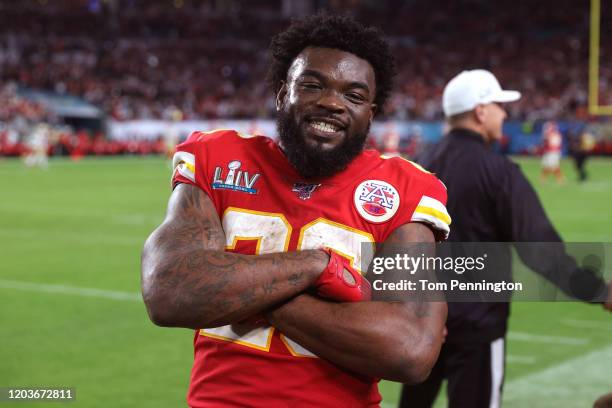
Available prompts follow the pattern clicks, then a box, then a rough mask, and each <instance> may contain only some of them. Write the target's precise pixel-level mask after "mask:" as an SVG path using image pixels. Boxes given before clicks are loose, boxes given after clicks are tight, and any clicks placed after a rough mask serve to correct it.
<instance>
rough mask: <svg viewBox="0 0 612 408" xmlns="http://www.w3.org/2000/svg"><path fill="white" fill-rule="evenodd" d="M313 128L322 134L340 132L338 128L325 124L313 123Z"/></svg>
mask: <svg viewBox="0 0 612 408" xmlns="http://www.w3.org/2000/svg"><path fill="white" fill-rule="evenodd" d="M311 126H312V127H313V128H315V129H317V130H320V131H321V132H327V133H334V132H337V131H338V129H339V128H338V127H337V126H334V125H332V124H329V123H325V122H312V124H311Z"/></svg>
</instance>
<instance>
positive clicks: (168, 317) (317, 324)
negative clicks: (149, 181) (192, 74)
mask: <svg viewBox="0 0 612 408" xmlns="http://www.w3.org/2000/svg"><path fill="white" fill-rule="evenodd" d="M433 239H434V238H433V234H432V232H431V230H430V229H429V228H428V227H426V226H424V225H422V224H417V223H411V224H406V225H404V226H402V227H400V228H398V229H396V230H395V231H394V232H393V233H392V234H391V236H390V237H389V238H388V239H387V241H386V242H385V244H384V245H387V244H399V243H408V242H433ZM224 247H225V235H224V231H223V228H222V227H221V223H220V221H219V217H218V215H217V212H216V210H215V207H214V205H213V203H212V202H211V200H210V198H209V197H208V196H207V195H206V193H204V192H203V191H202V190H200V189H199V188H197V187H194V186H191V185H187V184H180V185H178V186H177V187H176V188H175V190H174V192H173V193H172V196H171V198H170V202H169V204H168V211H167V214H166V218H165V220H164V222H163V223H162V224H161V225H160V226H159V227H158V228H157V229H156V230H155V231H154V232H153V233H152V234H151V236H150V237H149V238H148V240H147V242H146V243H145V247H144V250H143V254H142V291H143V297H144V301H145V304H146V307H147V311H148V313H149V316H150V318H151V320H152V321H153V322H154V323H155V324H157V325H160V326H167V327H186V328H192V329H199V328H209V327H218V326H223V325H227V324H233V323H237V322H239V321H242V320H244V319H247V318H250V317H252V316H254V315H257V314H260V313H263V314H264V315H265V316H266V318H267V320H268V321H269V322H270V323H271V324H272V325H273V326H275V327H276V328H278V329H279V330H280V331H281V332H283V333H284V334H285V335H287V336H288V337H289V338H291V339H293V340H294V341H296V342H298V343H299V344H300V345H302V346H303V347H305V348H307V349H309V350H310V351H312V352H313V353H315V354H316V355H318V356H319V357H322V358H325V359H327V360H329V361H331V362H332V363H334V364H336V365H338V366H340V367H343V368H345V369H348V370H351V371H354V372H356V373H359V374H363V375H369V376H372V377H379V378H384V379H389V380H394V381H400V382H405V383H415V382H420V381H423V380H424V379H425V378H427V375H428V374H429V372H430V370H431V368H432V367H433V364H434V363H435V361H436V359H437V357H438V353H439V351H440V346H441V344H442V339H443V328H444V324H445V321H446V304H445V303H433V302H421V303H418V302H404V303H403V302H383V301H372V302H356V303H337V302H332V301H328V300H324V299H321V298H319V297H317V296H314V295H310V294H307V293H305V292H306V291H307V290H308V289H309V288H311V287H312V285H313V283H314V282H315V281H316V280H317V278H318V277H319V275H320V274H321V272H322V271H323V270H324V269H325V267H326V266H327V263H328V261H329V256H328V255H327V254H326V253H325V252H323V251H320V250H305V251H299V252H282V253H273V254H265V255H242V254H236V253H229V252H225V251H224ZM262 271H265V273H262Z"/></svg>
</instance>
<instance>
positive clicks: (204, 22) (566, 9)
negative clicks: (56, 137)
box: [0, 0, 612, 155]
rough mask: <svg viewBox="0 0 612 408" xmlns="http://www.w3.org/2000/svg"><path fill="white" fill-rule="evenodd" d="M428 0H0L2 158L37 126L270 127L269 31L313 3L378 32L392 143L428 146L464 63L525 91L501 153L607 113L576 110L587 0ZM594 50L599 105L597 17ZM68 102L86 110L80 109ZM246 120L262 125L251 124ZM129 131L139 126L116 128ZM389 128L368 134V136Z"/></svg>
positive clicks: (610, 149)
mask: <svg viewBox="0 0 612 408" xmlns="http://www.w3.org/2000/svg"><path fill="white" fill-rule="evenodd" d="M435 5H436V7H433V6H432V1H431V0H409V1H400V0H392V1H374V0H361V1H360V0H344V1H342V0H338V1H333V0H329V1H324V0H309V1H308V0H307V1H298V0H255V1H236V0H209V1H205V0H202V1H195V0H152V1H151V0H149V1H147V0H36V1H35V0H24V1H19V2H17V1H11V0H0V21H1V22H2V24H0V85H2V94H1V96H0V97H1V98H3V102H6V103H2V106H0V122H1V123H0V132H3V133H0V149H1V150H0V154H5V155H6V154H14V151H15V149H14V148H13V149H12V150H11V149H7V148H6V144H7V142H6V140H8V139H10V140H13V141H14V140H21V139H22V138H23V137H25V136H26V134H27V132H28V129H29V128H30V126H29V125H32V124H33V123H35V122H38V121H44V122H47V123H51V124H54V125H55V128H56V129H60V128H61V129H62V131H63V132H69V133H70V135H71V136H70V137H69V138H73V139H74V136H76V133H74V132H78V131H80V130H82V129H86V130H87V131H88V132H89V133H90V134H92V135H93V134H98V135H99V136H98V137H100V138H102V139H104V138H110V139H113V140H116V139H121V140H122V141H123V142H126V141H127V140H129V139H139V140H140V139H143V138H144V139H148V140H152V141H151V142H150V143H157V141H158V139H159V137H161V135H162V134H163V133H164V131H165V129H166V128H167V127H168V126H169V125H168V124H171V123H176V122H181V123H184V125H183V126H181V133H182V134H183V136H184V134H185V133H186V132H188V129H187V127H188V126H191V125H196V126H214V125H215V124H217V123H218V122H219V121H227V120H244V122H239V123H238V126H244V127H245V128H251V129H252V128H262V129H264V130H265V129H268V128H270V127H271V125H270V123H271V122H266V121H265V120H266V119H268V120H272V119H273V117H274V99H273V95H272V94H271V92H270V90H269V89H268V87H267V84H266V82H265V74H266V67H267V53H266V50H267V46H268V43H269V40H270V38H271V36H272V35H273V34H275V33H276V32H278V31H280V30H281V29H283V28H284V27H286V26H287V25H288V23H289V21H290V20H291V18H294V17H299V16H302V15H305V14H309V13H312V12H315V11H317V10H320V9H327V10H330V11H333V12H350V13H352V14H354V15H355V16H356V17H357V18H358V19H359V20H360V21H363V22H366V23H368V24H373V25H376V26H379V27H381V28H382V29H383V30H384V32H385V33H386V34H387V35H388V38H389V40H390V42H391V43H392V44H393V47H394V50H395V54H396V57H397V60H398V68H399V69H398V71H399V75H398V77H397V81H396V85H395V91H394V92H393V94H392V96H391V98H390V100H389V103H388V106H387V108H386V110H385V113H384V115H383V116H382V119H383V120H387V121H394V123H395V125H394V127H395V129H396V131H398V132H399V133H400V135H401V139H402V146H403V147H406V146H409V145H410V144H411V142H410V140H412V139H413V138H414V137H417V138H419V140H422V141H424V142H427V141H429V140H433V139H436V138H438V137H439V136H440V133H441V130H442V124H441V120H442V118H443V115H442V111H441V101H440V99H441V93H442V89H443V87H444V84H445V83H446V81H447V80H448V79H449V78H451V77H453V76H454V75H455V74H456V73H457V72H459V71H460V70H462V69H469V68H477V67H479V68H487V69H490V70H492V71H493V72H495V74H496V75H497V76H498V78H499V79H500V81H501V82H502V84H504V86H505V87H507V88H509V89H518V90H521V91H522V92H523V98H522V99H521V101H519V102H517V103H514V104H510V105H509V106H508V111H509V115H510V119H511V121H510V122H509V126H508V128H507V133H508V135H509V137H510V140H509V142H508V145H507V151H508V152H512V153H530V152H534V151H535V149H536V147H535V146H536V145H537V144H539V142H540V139H539V137H540V135H539V130H540V126H541V122H542V121H545V120H557V121H561V128H562V130H563V131H564V136H566V137H568V135H570V134H571V133H572V132H578V131H580V130H579V129H580V128H581V127H584V126H585V125H586V124H588V123H592V122H602V121H604V122H605V121H606V119H605V118H594V117H590V116H589V114H588V111H587V71H588V49H589V39H588V34H589V2H588V1H587V0H579V1H575V0H540V1H537V2H515V1H510V0H500V1H495V2H491V1H487V0H461V1H452V0H439V1H435ZM602 13H603V14H602V16H601V21H602V22H606V21H612V7H603V8H602ZM600 48H601V50H602V55H601V63H600V102H601V104H602V105H612V54H610V53H606V52H603V51H604V50H612V25H610V24H605V23H602V33H601V47H600ZM42 91H44V92H45V93H44V94H41V93H40V92H42ZM51 94H53V95H51ZM36 95H38V97H33V96H36ZM41 95H46V97H40V96H41ZM66 96H70V97H71V99H67V98H66ZM73 97H78V98H80V99H81V100H82V102H81V103H75V102H74V98H73ZM69 100H71V101H72V105H70V103H68V101H69ZM7 101H8V102H7ZM54 101H59V102H61V101H63V102H65V103H68V105H70V106H71V107H72V110H70V109H69V110H68V111H67V110H66V109H62V108H59V107H58V106H59V104H58V103H57V102H54ZM86 106H87V107H88V108H85V107H86ZM79 108H80V109H81V110H82V112H81V113H83V112H84V111H89V113H90V114H89V115H84V114H78V111H79ZM94 110H96V112H99V113H100V114H98V113H96V114H92V112H93V111H94ZM255 119H257V120H264V122H261V123H260V124H259V125H257V124H255V125H253V124H252V121H253V120H255ZM202 120H204V121H206V122H197V121H202ZM132 121H141V122H132ZM160 121H161V122H160ZM183 121H188V122H183ZM194 121H195V122H194ZM122 123H126V125H122ZM129 123H132V126H130V125H129ZM60 125H69V126H60ZM234 125H235V124H234ZM596 126H598V128H597V131H598V132H599V133H596V136H598V140H599V144H598V145H597V152H599V153H611V154H612V129H611V127H610V125H606V124H601V123H597V124H596ZM139 127H140V128H142V129H149V130H150V131H149V132H144V131H140V132H132V133H129V132H128V133H126V132H127V131H126V132H124V131H123V130H124V129H136V128H139ZM379 128H380V129H383V130H381V131H378V129H379ZM387 128H388V127H386V126H385V125H381V126H378V127H377V128H375V129H373V130H374V135H375V139H376V141H381V140H382V139H383V137H384V136H383V134H382V133H381V132H383V133H384V129H387ZM271 129H272V130H273V129H274V128H273V126H272V127H271ZM602 129H603V130H602ZM415 135H416V136H415ZM92 137H93V136H92ZM3 143H4V145H3ZM2 146H4V147H2ZM8 150H10V152H8ZM17 150H19V149H17ZM148 150H149V151H155V149H154V148H151V149H148ZM11 152H13V153H11ZM90 152H93V151H89V150H88V151H87V152H85V154H87V153H90Z"/></svg>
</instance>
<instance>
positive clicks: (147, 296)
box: [141, 184, 329, 329]
mask: <svg viewBox="0 0 612 408" xmlns="http://www.w3.org/2000/svg"><path fill="white" fill-rule="evenodd" d="M224 247H225V235H224V232H223V229H222V227H221V223H220V221H219V216H218V215H217V212H216V210H215V207H214V205H213V203H212V201H211V200H210V198H209V197H208V195H206V193H204V192H203V191H202V190H200V189H199V188H197V187H195V186H192V185H188V184H179V185H178V186H177V187H176V188H175V190H174V192H173V193H172V196H171V197H170V202H169V203H168V211H167V213H166V218H165V220H164V222H163V223H162V224H161V225H160V226H159V227H158V228H157V229H156V230H155V231H153V233H152V234H151V236H149V238H148V239H147V242H146V243H145V246H144V250H143V253H142V262H141V267H142V271H141V272H142V293H143V298H144V301H145V304H146V307H147V311H148V313H149V316H150V318H151V320H152V321H153V322H154V323H155V324H157V325H160V326H171V327H188V328H194V329H196V328H207V327H217V326H222V325H225V324H231V323H236V322H238V321H240V320H243V319H245V318H248V317H251V316H253V315H255V314H257V313H259V312H261V311H262V310H265V309H267V308H269V307H271V306H272V305H275V304H278V303H279V302H281V301H285V300H287V299H288V298H290V297H292V296H295V295H297V294H299V293H301V292H302V291H304V289H306V288H308V287H309V286H310V285H312V283H313V282H314V281H315V280H316V279H317V277H318V276H319V274H320V273H321V271H323V269H325V267H326V265H327V262H328V261H329V257H328V255H327V254H325V253H324V252H322V251H319V250H313V251H302V252H285V253H276V254H268V255H257V256H249V255H241V254H234V253H228V252H224ZM262 270H265V273H261V271H262Z"/></svg>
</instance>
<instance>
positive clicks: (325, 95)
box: [317, 89, 345, 113]
mask: <svg viewBox="0 0 612 408" xmlns="http://www.w3.org/2000/svg"><path fill="white" fill-rule="evenodd" d="M317 106H319V107H321V108H324V109H326V110H328V111H329V112H333V113H340V112H344V110H345V106H344V103H343V102H342V99H341V97H340V96H339V95H338V94H337V92H336V91H334V90H332V89H328V90H325V91H324V92H322V93H321V97H320V98H319V99H318V100H317Z"/></svg>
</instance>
